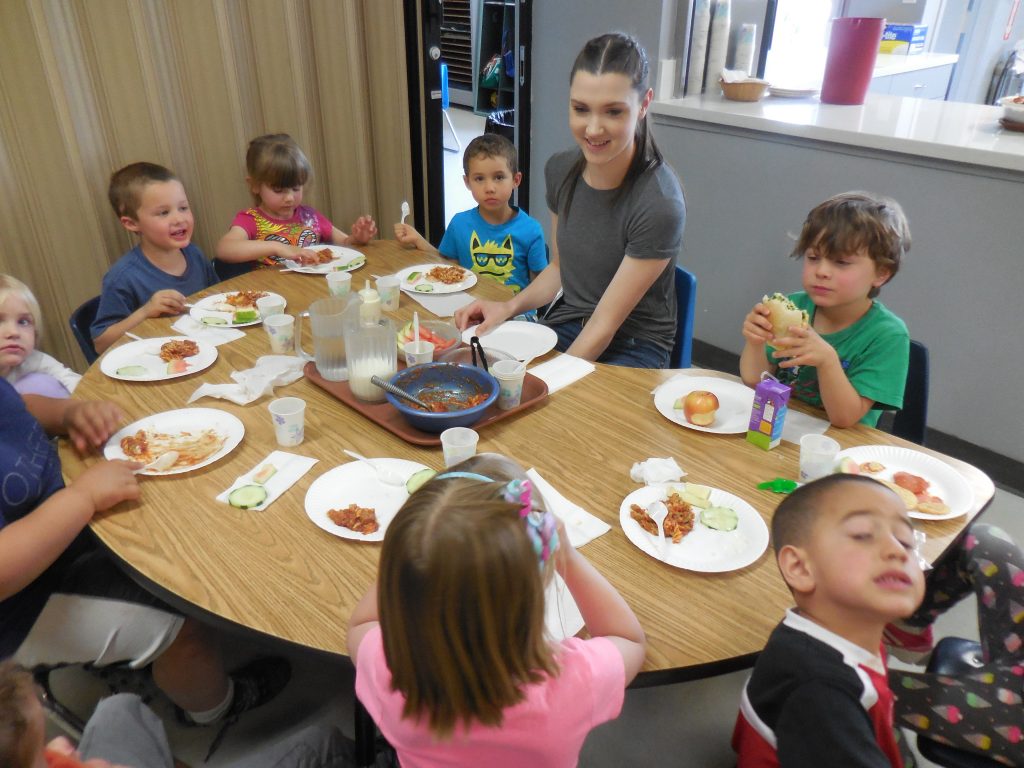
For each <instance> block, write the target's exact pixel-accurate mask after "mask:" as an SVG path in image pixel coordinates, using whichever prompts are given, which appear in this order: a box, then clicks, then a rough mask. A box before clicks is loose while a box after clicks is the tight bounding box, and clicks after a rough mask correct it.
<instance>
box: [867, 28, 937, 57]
mask: <svg viewBox="0 0 1024 768" xmlns="http://www.w3.org/2000/svg"><path fill="white" fill-rule="evenodd" d="M927 36H928V27H926V26H924V25H922V24H886V25H885V29H884V30H882V42H881V43H879V44H878V52H879V53H896V54H901V53H902V54H914V53H922V52H923V51H924V41H925V38H926V37H927Z"/></svg>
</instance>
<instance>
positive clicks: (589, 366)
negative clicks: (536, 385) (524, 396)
mask: <svg viewBox="0 0 1024 768" xmlns="http://www.w3.org/2000/svg"><path fill="white" fill-rule="evenodd" d="M594 370H595V369H594V364H593V363H591V362H588V361H587V360H584V359H582V358H579V357H574V356H573V355H564V354H563V355H559V356H558V357H556V358H554V359H553V360H548V361H547V362H546V363H541V364H540V365H537V366H534V367H533V368H531V369H530V373H532V374H533V375H534V376H536V377H537V378H539V379H543V380H544V383H545V384H547V385H548V394H551V393H552V392H557V391H558V390H560V389H561V388H562V387H567V386H569V385H570V384H572V383H573V382H575V381H579V380H580V379H582V378H583V377H584V376H586V375H588V374H591V373H593V372H594Z"/></svg>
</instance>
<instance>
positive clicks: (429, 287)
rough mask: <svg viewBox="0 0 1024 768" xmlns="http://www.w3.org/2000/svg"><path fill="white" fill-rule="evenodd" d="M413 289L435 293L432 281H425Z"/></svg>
mask: <svg viewBox="0 0 1024 768" xmlns="http://www.w3.org/2000/svg"><path fill="white" fill-rule="evenodd" d="M413 290H414V291H419V292H420V293H433V292H434V286H432V285H431V284H430V283H423V284H422V285H417V286H414V287H413Z"/></svg>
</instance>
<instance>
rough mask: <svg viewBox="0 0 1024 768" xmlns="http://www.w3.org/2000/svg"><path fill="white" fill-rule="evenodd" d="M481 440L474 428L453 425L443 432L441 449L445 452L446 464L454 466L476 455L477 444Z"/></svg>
mask: <svg viewBox="0 0 1024 768" xmlns="http://www.w3.org/2000/svg"><path fill="white" fill-rule="evenodd" d="M479 440H480V435H478V434H477V433H476V432H475V431H474V430H472V429H470V428H469V427H452V428H451V429H446V430H445V431H444V432H442V433H441V450H442V451H443V452H444V465H445V466H446V467H452V466H454V465H456V464H458V463H459V462H460V461H465V460H466V459H469V458H472V457H473V456H475V455H476V444H477V442H479Z"/></svg>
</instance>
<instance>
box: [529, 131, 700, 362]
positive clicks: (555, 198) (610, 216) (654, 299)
mask: <svg viewBox="0 0 1024 768" xmlns="http://www.w3.org/2000/svg"><path fill="white" fill-rule="evenodd" d="M579 156H580V150H578V149H572V150H569V151H567V152H559V153H558V154H555V155H552V157H551V159H550V160H548V162H547V165H546V166H545V167H544V178H545V182H546V184H547V203H548V208H550V209H551V211H552V212H554V213H556V214H557V215H558V258H559V265H560V268H561V274H562V290H563V291H564V296H563V300H562V301H561V302H559V304H558V305H557V306H556V307H555V308H554V309H553V310H552V311H551V313H550V314H549V315H548V317H547V318H546V322H549V323H560V322H564V321H566V320H576V319H579V318H588V317H590V315H591V314H593V312H594V308H595V307H596V306H597V303H598V302H599V301H600V300H601V296H603V295H604V292H605V290H606V289H607V288H608V285H609V284H610V283H611V281H612V278H613V277H614V276H615V272H616V270H618V268H619V265H620V264H621V263H622V259H623V258H625V257H626V256H630V257H632V258H634V259H668V260H669V261H668V263H667V264H666V265H665V271H664V272H662V273H661V275H660V276H659V277H658V279H657V280H655V281H654V284H653V285H651V287H650V288H648V289H647V293H645V294H644V295H643V297H642V298H641V299H640V301H639V303H637V305H636V307H634V309H633V311H632V312H630V314H629V315H628V316H627V317H626V319H625V320H624V321H623V323H622V325H621V326H620V328H619V331H618V332H617V333H616V336H635V337H637V338H638V339H643V340H644V341H648V342H650V343H652V344H654V345H655V346H657V347H660V348H661V349H665V350H668V351H671V350H672V343H673V341H674V340H675V335H676V325H677V321H676V299H675V289H674V286H675V280H674V272H673V270H674V268H675V258H676V256H677V255H678V254H679V250H680V248H681V247H682V244H683V226H684V225H685V223H686V205H685V203H684V202H683V191H682V189H681V188H680V186H679V179H677V178H676V175H675V172H673V170H672V169H671V168H669V166H668V165H666V164H664V163H662V164H661V165H660V166H658V167H657V168H655V169H654V170H653V171H647V172H645V173H644V174H642V175H641V176H640V178H638V179H637V180H636V183H635V184H634V185H633V188H632V190H630V192H629V193H628V194H626V195H622V196H621V197H619V199H618V200H616V199H615V196H616V192H617V190H614V189H609V190H604V189H594V188H592V187H591V186H590V185H588V184H587V183H586V182H585V181H584V180H583V179H582V178H580V180H579V181H578V182H577V184H576V191H575V193H574V195H573V199H572V207H571V208H570V210H569V216H568V217H566V216H565V215H564V208H565V199H564V198H566V197H567V194H563V195H562V199H559V192H560V190H561V187H562V181H563V180H564V179H565V177H566V175H567V174H568V173H569V169H570V168H572V166H573V163H575V162H576V160H577V159H578V158H579Z"/></svg>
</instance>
